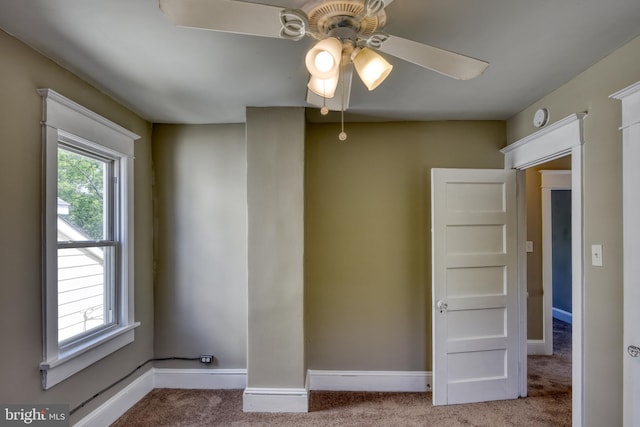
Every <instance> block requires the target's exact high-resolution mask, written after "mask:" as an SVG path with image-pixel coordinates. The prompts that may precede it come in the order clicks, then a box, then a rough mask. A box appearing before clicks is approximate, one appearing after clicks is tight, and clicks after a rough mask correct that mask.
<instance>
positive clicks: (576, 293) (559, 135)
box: [500, 113, 587, 426]
mask: <svg viewBox="0 0 640 427" xmlns="http://www.w3.org/2000/svg"><path fill="white" fill-rule="evenodd" d="M586 116H587V115H586V113H576V114H572V115H570V116H568V117H566V118H564V119H562V120H559V121H557V122H556V123H554V124H552V125H549V126H547V127H545V128H543V129H541V130H539V131H537V132H535V133H533V134H531V135H529V136H527V137H525V138H523V139H521V140H519V141H516V142H514V143H513V144H510V145H508V146H506V147H505V148H503V149H502V150H500V151H501V152H502V153H503V154H504V155H505V161H504V167H505V168H506V169H517V170H518V183H517V186H518V255H519V257H518V277H519V283H520V286H519V288H520V295H519V304H520V316H519V318H520V328H519V330H520V337H521V339H520V394H521V396H526V395H527V338H526V337H527V262H526V261H527V260H526V250H525V249H526V238H527V237H526V236H527V234H526V231H527V227H526V213H525V212H526V209H525V208H526V191H525V185H524V184H525V182H524V179H525V177H524V173H525V172H524V170H525V169H527V168H530V167H532V166H536V165H539V164H542V163H545V162H548V161H550V160H554V159H557V158H559V157H563V156H566V155H568V154H570V155H571V170H572V174H571V189H572V192H571V236H572V241H571V253H572V256H571V263H572V284H571V290H572V310H573V323H572V335H573V336H572V348H573V352H572V389H573V393H572V424H573V425H574V426H581V425H582V424H583V420H584V387H583V384H584V348H583V342H584V330H583V329H584V314H583V313H584V295H583V293H584V292H583V289H584V241H583V240H584V233H583V197H582V182H583V171H582V145H583V144H584V138H583V130H582V128H583V126H582V122H583V120H584V118H585V117H586Z"/></svg>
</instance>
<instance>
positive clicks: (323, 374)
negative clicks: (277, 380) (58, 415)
mask: <svg viewBox="0 0 640 427" xmlns="http://www.w3.org/2000/svg"><path fill="white" fill-rule="evenodd" d="M432 381H433V380H432V375H431V372H424V371H406V372H405V371H321V370H309V371H308V372H307V387H308V389H310V390H333V391H377V392H394V391H395V392H425V391H431V385H432V384H433V382H432ZM246 384H247V370H246V369H165V368H151V369H149V370H148V371H147V372H145V373H144V374H142V375H141V376H140V377H138V378H137V379H136V380H134V381H133V382H131V384H129V385H128V386H126V387H125V388H124V389H122V390H121V391H119V392H118V393H117V394H115V395H114V396H113V397H111V398H110V399H109V400H107V401H106V402H104V403H103V404H102V405H100V406H99V407H98V408H97V409H95V410H94V411H92V412H91V413H90V414H88V415H87V416H86V417H84V418H82V419H81V420H80V421H78V422H77V423H76V424H74V426H79V427H93V426H108V425H110V424H111V423H113V422H114V421H116V420H117V419H118V418H120V417H121V416H122V415H123V414H124V413H125V412H127V411H128V410H129V408H131V407H132V406H133V405H135V404H136V403H137V402H138V401H139V400H140V399H142V398H143V397H144V396H145V395H146V394H147V393H149V392H150V391H151V390H153V389H154V388H186V389H218V390H219V389H243V388H244V389H245V391H244V395H243V410H244V411H245V412H308V410H309V390H308V389H306V388H299V389H298V388H293V389H289V388H286V389H285V388H275V389H273V388H255V387H252V388H250V387H246Z"/></svg>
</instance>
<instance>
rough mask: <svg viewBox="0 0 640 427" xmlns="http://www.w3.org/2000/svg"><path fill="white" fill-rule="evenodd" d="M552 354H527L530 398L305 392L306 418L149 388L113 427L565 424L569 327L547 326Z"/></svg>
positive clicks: (217, 393)
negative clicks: (455, 400)
mask: <svg viewBox="0 0 640 427" xmlns="http://www.w3.org/2000/svg"><path fill="white" fill-rule="evenodd" d="M554 349H555V354H554V355H553V356H529V363H528V371H529V382H528V384H529V385H528V387H529V397H527V398H524V399H515V400H507V401H498V402H486V403H475V404H465V405H452V406H446V407H445V406H437V407H435V406H433V405H432V402H431V393H373V392H368V393H364V392H326V391H312V392H311V394H310V401H309V413H305V414H262V413H261V414H256V413H244V412H242V390H178V389H155V390H153V391H151V392H150V393H149V394H148V395H147V396H145V397H144V398H143V399H142V400H141V401H140V402H138V403H137V404H136V405H135V406H134V407H133V408H131V409H130V410H129V411H128V412H127V413H126V414H124V415H123V416H122V417H121V418H120V419H119V420H118V421H116V423H114V424H113V426H115V427H125V426H126V427H147V426H154V427H159V426H189V427H200V426H202V427H204V426H296V427H297V426H354V427H355V426H363V427H364V426H431V425H433V426H436V425H437V426H491V427H494V426H570V425H571V326H570V325H567V324H566V323H562V322H557V321H554Z"/></svg>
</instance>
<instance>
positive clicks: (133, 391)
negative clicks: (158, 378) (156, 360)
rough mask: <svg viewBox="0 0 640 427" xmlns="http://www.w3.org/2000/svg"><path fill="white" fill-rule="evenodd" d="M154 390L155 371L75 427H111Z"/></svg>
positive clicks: (121, 391) (124, 390)
mask: <svg viewBox="0 0 640 427" xmlns="http://www.w3.org/2000/svg"><path fill="white" fill-rule="evenodd" d="M153 388H154V369H153V368H151V369H149V370H148V371H147V372H145V373H144V374H142V375H140V376H139V377H138V378H136V379H135V380H134V381H132V382H131V384H129V385H128V386H126V387H125V388H123V389H122V390H120V391H119V392H118V393H116V394H115V395H114V396H113V397H111V398H110V399H109V400H107V401H106V402H104V403H103V404H102V405H100V406H99V407H98V408H96V409H95V410H94V411H92V412H91V413H90V414H89V415H87V416H86V417H84V418H82V419H81V420H80V421H78V422H77V423H75V424H74V426H75V427H85V426H86V427H96V426H99V427H102V426H109V425H111V424H112V423H113V422H114V421H116V420H117V419H118V418H120V417H121V416H122V415H123V414H124V413H125V412H127V411H128V410H129V408H131V407H132V406H133V405H135V404H136V403H137V402H138V401H139V400H140V399H142V398H143V397H144V396H146V394H147V393H149V392H150V391H151V390H153Z"/></svg>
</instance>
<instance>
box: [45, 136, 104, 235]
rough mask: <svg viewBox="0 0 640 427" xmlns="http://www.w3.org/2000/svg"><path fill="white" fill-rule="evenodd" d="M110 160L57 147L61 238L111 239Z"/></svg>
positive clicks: (59, 231)
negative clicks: (106, 213) (109, 208)
mask: <svg viewBox="0 0 640 427" xmlns="http://www.w3.org/2000/svg"><path fill="white" fill-rule="evenodd" d="M110 163H111V162H110V161H109V160H106V159H105V160H102V159H97V158H95V157H92V156H87V155H83V154H80V153H78V152H75V151H71V150H68V149H66V148H64V147H61V146H59V147H58V241H86V240H106V239H108V233H107V230H108V226H109V224H108V220H109V217H108V215H105V212H106V211H105V209H108V207H109V203H108V202H109V191H108V188H107V183H108V182H109V179H107V177H108V176H107V174H108V173H109V171H110V168H109V166H110Z"/></svg>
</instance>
